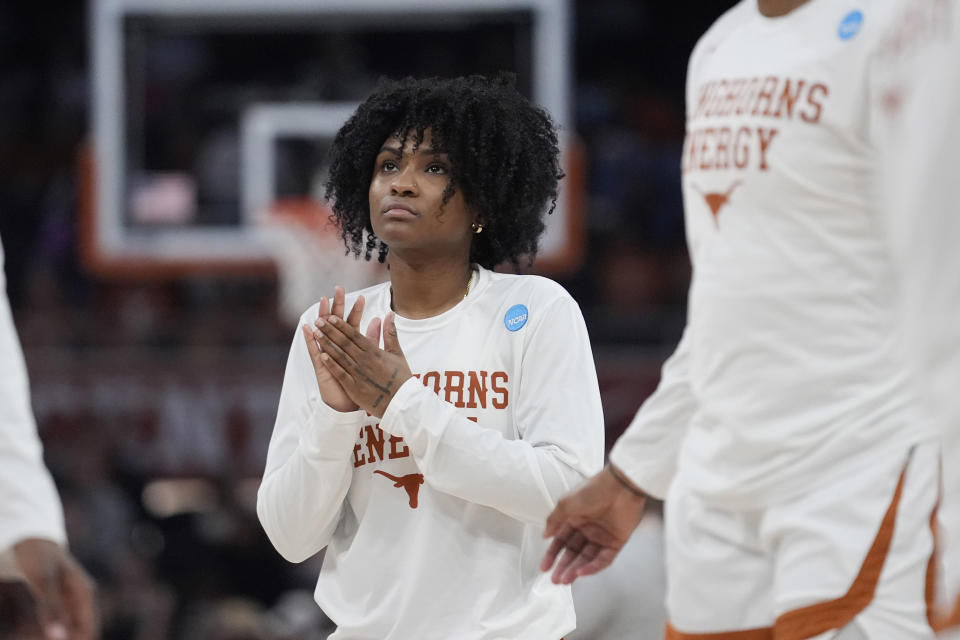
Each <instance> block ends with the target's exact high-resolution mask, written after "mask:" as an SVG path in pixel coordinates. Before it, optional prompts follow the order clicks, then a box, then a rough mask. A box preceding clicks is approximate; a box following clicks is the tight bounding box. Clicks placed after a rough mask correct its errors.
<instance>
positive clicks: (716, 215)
mask: <svg viewBox="0 0 960 640" xmlns="http://www.w3.org/2000/svg"><path fill="white" fill-rule="evenodd" d="M741 184H743V182H742V181H741V180H737V181H736V182H734V183H733V184H732V185H730V188H729V189H727V190H726V191H724V192H721V193H704V192H703V191H701V190H700V187H698V186H697V185H695V184H694V185H691V186H692V187H693V189H694V190H695V191H696V192H697V193H699V194H700V195H701V196H703V199H704V201H705V202H706V203H707V207H709V208H710V213H711V214H713V224H715V225H716V226H717V228H718V229H719V228H720V209H722V208H723V207H724V206H725V205H727V204H729V203H730V196H731V195H733V190H734V189H736V188H737V187H739V186H740V185H741Z"/></svg>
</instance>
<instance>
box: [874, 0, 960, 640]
mask: <svg viewBox="0 0 960 640" xmlns="http://www.w3.org/2000/svg"><path fill="white" fill-rule="evenodd" d="M896 4H897V12H896V14H895V17H894V19H893V20H892V21H891V22H890V25H889V27H888V28H887V30H886V33H885V34H884V36H883V38H882V39H881V41H880V47H879V51H878V58H879V60H880V64H877V65H875V68H874V74H873V75H874V79H873V81H874V82H875V83H876V84H877V85H878V87H879V88H880V89H879V91H877V92H876V99H875V105H874V106H875V117H876V118H877V120H878V122H879V123H880V130H881V132H882V134H883V136H884V140H883V146H882V148H881V151H882V153H881V157H882V164H881V169H882V171H883V178H882V180H881V184H882V185H883V187H884V202H885V204H886V206H885V208H884V209H885V213H886V214H887V215H886V216H885V218H886V221H887V230H888V235H889V238H890V244H891V248H892V250H893V256H894V259H895V260H896V261H897V264H898V274H897V275H898V280H899V284H900V291H901V303H902V304H901V310H902V315H903V319H904V322H905V326H906V328H907V333H908V338H909V340H910V341H909V344H910V355H911V364H912V365H913V377H914V379H915V380H916V381H918V382H919V387H920V391H921V393H922V398H923V408H924V409H925V410H926V414H927V418H928V419H930V420H932V421H935V422H936V423H937V424H938V425H939V426H940V429H941V430H942V432H943V446H944V454H943V456H944V465H943V474H944V478H943V492H944V493H943V497H942V499H941V503H940V517H941V524H942V535H941V537H940V539H939V541H938V542H939V544H938V546H939V548H940V550H941V551H942V552H943V555H944V567H943V568H944V569H945V573H944V574H943V577H942V580H941V583H942V584H941V586H942V587H943V592H942V593H941V595H942V596H945V600H946V601H945V603H942V604H945V605H946V606H945V607H942V608H941V610H940V611H938V614H939V615H938V616H937V617H936V618H935V622H936V623H937V624H936V625H935V626H937V627H940V628H941V629H942V630H943V633H942V634H941V635H945V634H946V633H950V634H952V635H950V636H949V637H951V638H958V639H960V558H958V556H960V464H958V461H960V394H958V393H957V389H956V387H957V381H958V380H960V251H958V250H957V247H958V246H960V161H958V160H957V153H958V149H960V120H958V118H957V116H958V114H960V66H958V64H960V3H957V2H956V0H899V1H898V2H897V3H896Z"/></svg>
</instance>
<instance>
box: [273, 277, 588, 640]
mask: <svg viewBox="0 0 960 640" xmlns="http://www.w3.org/2000/svg"><path fill="white" fill-rule="evenodd" d="M360 293H362V294H363V295H364V296H365V298H366V300H367V304H366V308H365V311H364V317H363V318H362V320H361V327H366V325H367V324H368V323H369V321H370V319H371V318H373V317H381V318H382V317H384V316H385V315H386V313H387V312H388V311H389V305H390V289H389V284H381V285H377V286H374V287H371V288H369V289H366V290H364V291H360V292H357V293H355V294H351V295H348V296H347V308H349V307H350V306H352V304H353V300H355V299H356V296H357V295H359V294H360ZM316 315H317V307H316V306H314V307H311V308H310V309H309V310H308V311H307V312H306V313H305V314H304V315H303V317H302V319H301V321H302V323H307V324H312V323H313V321H314V319H315V318H316ZM396 325H397V332H398V336H399V341H400V345H401V347H402V348H403V351H404V354H405V356H406V358H407V361H408V363H409V365H410V368H411V370H412V371H413V372H414V374H415V376H416V377H415V378H412V379H410V380H408V381H406V382H405V383H404V384H403V385H401V387H400V389H399V390H398V392H397V394H396V395H395V396H394V398H393V399H392V400H391V402H390V404H389V406H388V407H387V409H386V413H385V414H384V416H383V419H382V420H380V421H379V425H378V424H377V423H378V420H377V419H376V418H375V417H370V416H368V415H367V414H366V413H365V412H363V411H356V412H352V413H338V412H336V411H334V410H332V409H331V408H330V407H328V406H327V405H325V404H324V403H323V401H322V400H321V399H320V396H319V392H318V390H317V383H316V377H315V374H314V371H313V367H312V364H311V362H310V359H309V356H308V354H307V349H306V345H305V344H304V341H303V338H302V337H301V335H300V334H299V333H298V335H297V336H296V337H295V338H294V341H293V346H292V348H291V350H290V357H289V360H288V362H287V369H286V373H285V375H284V382H283V390H282V392H281V397H280V405H279V409H278V414H277V421H276V425H275V427H274V432H273V436H272V439H271V442H270V448H269V451H268V454H267V465H266V472H265V474H264V478H263V483H262V485H261V488H260V493H259V500H258V505H257V507H258V509H257V510H258V513H259V516H260V521H261V523H262V524H263V527H264V529H265V530H266V532H267V535H268V536H269V537H270V539H271V541H272V542H273V544H274V545H275V546H276V548H277V549H278V551H280V553H281V554H282V555H283V556H284V557H286V558H287V559H288V560H291V561H294V562H298V561H301V560H303V559H305V558H308V557H310V556H312V555H313V554H315V553H317V552H318V551H319V550H320V549H323V548H324V547H326V549H327V550H326V555H325V556H324V561H323V568H322V570H321V573H320V578H319V581H318V583H317V589H316V594H315V595H316V600H317V602H318V603H319V604H320V606H321V607H322V608H323V610H324V611H325V612H326V613H327V615H329V616H330V618H331V619H332V620H334V622H336V623H337V625H338V630H337V632H336V634H335V635H334V636H333V637H334V638H336V639H337V640H359V639H361V638H363V639H373V638H376V639H378V640H409V639H410V638H418V639H423V640H429V639H432V638H436V639H441V638H443V639H447V638H458V640H473V639H476V640H480V639H483V640H493V639H497V638H499V639H507V638H511V639H516V638H531V639H538V638H544V639H551V638H552V639H557V638H560V637H561V636H562V635H563V634H564V633H567V632H569V631H570V630H572V629H573V628H574V624H575V617H574V612H573V605H572V599H571V595H570V591H569V588H567V587H561V586H557V585H553V584H552V583H551V582H550V578H549V575H547V574H544V573H542V572H541V571H540V570H539V568H538V564H539V561H540V558H541V556H542V554H543V552H544V551H545V543H544V541H543V540H542V538H541V535H542V532H543V527H544V522H545V520H546V517H547V516H548V515H549V513H550V512H551V511H552V509H553V507H554V506H555V504H556V502H557V501H558V500H559V499H560V498H561V497H562V496H563V495H565V494H566V493H568V492H569V491H571V490H572V489H573V488H575V487H576V486H577V485H578V484H579V483H580V482H581V481H582V480H583V479H584V478H585V477H588V476H589V475H591V474H593V473H596V472H597V471H598V470H599V469H600V468H601V466H602V463H603V416H602V411H601V407H600V395H599V389H598V385H597V378H596V373H595V370H594V364H593V357H592V355H591V350H590V343H589V339H588V336H587V332H586V328H585V326H584V323H583V319H582V316H581V314H580V310H579V308H578V306H577V305H576V303H575V302H574V301H573V299H572V298H571V297H570V296H569V295H568V294H567V293H566V292H565V291H564V290H563V289H562V288H561V287H560V286H559V285H557V284H556V283H554V282H551V281H550V280H546V279H544V278H540V277H536V276H514V275H504V274H498V273H494V272H491V271H488V270H485V269H480V270H479V276H478V281H477V283H476V285H475V287H474V288H473V290H472V291H471V292H470V294H469V296H468V297H467V298H466V299H464V300H463V301H462V302H461V303H459V304H457V305H456V306H455V307H453V308H452V309H450V310H448V311H446V312H444V313H442V314H440V315H438V316H436V317H433V318H428V319H424V320H409V319H406V318H402V317H397V319H396Z"/></svg>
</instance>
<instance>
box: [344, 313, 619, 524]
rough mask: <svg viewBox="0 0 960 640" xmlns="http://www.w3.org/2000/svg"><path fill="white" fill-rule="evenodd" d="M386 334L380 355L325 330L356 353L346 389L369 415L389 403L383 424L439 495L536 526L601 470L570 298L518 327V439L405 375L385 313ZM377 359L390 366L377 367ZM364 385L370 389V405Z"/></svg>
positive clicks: (596, 414) (595, 402)
mask: <svg viewBox="0 0 960 640" xmlns="http://www.w3.org/2000/svg"><path fill="white" fill-rule="evenodd" d="M384 330H385V333H384V347H385V350H380V349H370V348H371V346H372V345H369V344H364V346H362V347H361V346H360V343H362V342H363V341H359V340H358V341H355V342H354V343H353V344H352V345H349V344H348V343H349V340H350V339H351V338H353V337H355V335H356V332H355V331H353V332H350V331H347V332H346V333H338V332H337V331H336V330H335V329H330V328H329V327H328V328H327V331H328V332H329V333H327V335H328V337H330V336H332V335H336V336H337V340H343V341H344V342H343V345H344V346H348V348H349V349H351V350H352V351H351V353H350V357H351V362H353V363H354V369H353V370H354V371H356V372H358V375H357V376H356V379H354V378H353V377H352V376H350V375H349V374H347V373H346V371H345V370H343V369H340V370H339V371H338V375H340V376H341V377H342V380H343V381H345V384H344V387H345V389H346V390H347V391H348V393H349V392H351V390H353V392H354V393H357V394H358V395H357V397H355V398H354V400H355V401H357V403H358V404H359V405H360V406H361V407H363V406H365V405H366V404H370V405H371V406H370V408H369V409H368V410H370V411H371V413H375V411H376V407H373V406H372V405H373V403H376V402H377V398H378V397H379V396H380V395H383V396H384V397H383V399H384V400H386V401H387V402H388V403H389V404H387V406H386V409H383V415H382V419H381V422H380V428H381V429H383V430H384V431H386V432H388V433H390V434H392V435H395V436H399V437H401V438H403V439H404V442H406V444H407V446H408V447H409V448H410V452H411V455H412V456H413V457H414V460H415V461H416V463H417V466H418V467H419V468H420V470H421V471H422V472H423V475H424V478H425V480H426V482H427V483H429V484H430V485H431V486H432V487H434V488H435V489H437V490H439V491H443V492H445V493H448V494H450V495H453V496H456V497H458V498H461V499H463V500H467V501H470V502H473V503H476V504H480V505H483V506H486V507H491V508H493V509H497V510H499V511H501V512H503V513H505V514H507V515H509V516H511V517H513V518H516V519H517V520H520V521H522V522H527V523H531V524H542V523H543V522H544V520H545V519H546V517H547V515H548V514H549V513H550V511H551V510H552V509H553V508H554V507H555V506H556V503H557V501H558V500H559V499H560V498H561V497H562V496H563V495H564V494H566V493H568V492H569V491H570V490H571V489H573V488H574V487H575V486H577V485H578V484H580V483H581V482H583V480H584V479H585V478H586V477H589V476H590V475H591V474H593V473H596V472H597V471H598V470H599V469H600V468H601V466H602V463H603V435H604V434H603V411H602V409H601V406H600V392H599V387H598V384H597V377H596V370H595V368H594V363H593V355H592V352H591V350H590V341H589V338H588V336H587V330H586V326H585V325H584V322H583V317H582V316H581V314H580V310H579V308H578V307H577V306H576V303H575V302H574V301H573V300H572V299H571V298H569V296H566V295H564V296H562V297H559V298H557V299H555V300H554V301H553V302H552V303H551V304H549V305H544V308H543V309H542V311H541V312H540V313H539V314H538V319H537V321H536V323H535V324H534V321H533V320H531V324H530V325H528V326H527V327H526V328H524V329H523V331H529V334H528V338H527V341H526V343H525V345H524V349H523V363H522V367H523V371H522V375H521V380H520V381H519V384H518V385H517V386H516V387H514V388H512V389H511V396H510V404H511V405H512V412H513V416H514V419H515V420H516V425H515V426H516V432H517V434H518V436H519V437H518V438H517V439H508V438H506V437H504V436H503V435H502V434H501V433H500V432H499V431H495V430H492V429H484V428H483V423H482V418H481V419H480V423H479V424H478V423H475V422H472V421H471V420H469V419H468V418H467V417H466V416H464V415H462V414H461V413H459V412H458V411H457V410H456V408H455V407H454V406H453V405H452V404H450V403H448V402H445V401H444V400H442V399H441V398H439V397H438V396H437V395H436V394H435V393H433V391H431V390H429V389H427V388H425V387H424V386H423V385H422V384H421V383H420V382H419V381H418V380H416V379H415V378H411V377H409V370H408V369H406V368H405V367H406V362H405V359H403V353H402V350H401V349H400V346H399V343H398V342H397V338H396V327H395V325H394V323H393V320H392V316H390V315H388V316H387V319H386V322H385V327H384ZM348 334H349V335H348ZM365 349H370V351H365ZM331 355H332V352H331ZM378 358H381V359H390V358H393V359H394V360H395V362H394V360H391V361H390V362H391V364H389V365H386V364H385V365H384V366H383V367H380V366H379V365H378V364H376V363H375V361H376V360H377V359H378ZM401 359H403V360H402V363H401ZM401 370H402V371H403V373H402V375H400V376H399V378H400V379H401V380H402V384H400V386H399V389H397V388H395V387H394V386H391V385H390V382H389V380H390V379H391V377H392V374H391V372H392V371H401ZM365 380H369V381H370V382H369V383H367V382H365ZM374 381H378V382H374ZM365 385H368V386H370V387H371V388H372V389H373V393H372V395H370V396H368V399H366V400H365V399H364V395H365V393H366V392H365V391H364V390H363V387H364V386H365ZM358 389H360V390H359V391H358ZM378 389H379V390H380V391H379V392H378V391H377V390H378ZM381 409H382V407H381Z"/></svg>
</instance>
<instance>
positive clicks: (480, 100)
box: [325, 74, 563, 268]
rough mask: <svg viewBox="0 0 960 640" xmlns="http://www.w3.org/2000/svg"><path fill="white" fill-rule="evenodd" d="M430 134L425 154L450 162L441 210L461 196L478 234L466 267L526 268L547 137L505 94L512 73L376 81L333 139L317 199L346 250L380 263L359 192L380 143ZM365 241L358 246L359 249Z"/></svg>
mask: <svg viewBox="0 0 960 640" xmlns="http://www.w3.org/2000/svg"><path fill="white" fill-rule="evenodd" d="M427 129H430V133H431V137H432V141H433V147H434V148H435V149H437V150H440V151H443V152H445V153H446V154H447V156H448V157H449V158H450V163H451V171H450V183H449V184H448V186H447V188H446V190H445V191H444V200H443V201H444V202H447V201H448V200H449V199H450V198H451V197H452V196H453V194H454V193H455V191H456V189H461V190H462V193H463V197H464V200H465V201H466V202H467V204H468V205H470V206H473V207H476V208H477V210H478V211H479V212H480V214H481V217H482V221H483V233H480V234H477V235H474V236H473V244H472V247H471V249H470V261H471V262H476V263H478V264H480V265H483V266H484V267H486V268H493V267H494V266H496V265H498V264H501V263H503V262H506V261H509V262H511V263H513V265H514V267H515V268H518V267H519V266H520V259H521V256H526V257H527V259H528V266H529V264H532V263H533V258H534V256H536V253H537V243H538V240H539V238H540V234H541V233H543V230H544V223H543V216H544V214H545V213H548V214H549V213H552V212H553V210H554V208H555V207H556V201H557V183H558V181H559V180H560V179H561V178H562V177H563V172H562V171H561V170H560V163H559V149H558V145H557V131H556V127H555V125H554V123H553V121H552V120H551V119H550V116H549V115H548V114H547V113H546V112H545V111H544V110H543V109H540V108H539V107H536V106H534V105H533V104H531V103H530V101H529V100H527V98H525V97H524V96H523V95H521V94H520V93H519V92H518V91H517V90H516V88H515V86H514V78H513V76H512V75H506V74H501V75H499V76H497V77H496V78H493V79H488V78H486V77H483V76H468V77H459V78H449V79H447V78H424V79H416V78H404V79H402V80H384V81H381V83H380V84H379V86H378V87H377V89H376V90H375V91H374V93H373V94H372V95H371V96H370V97H369V98H367V99H366V100H365V101H364V102H363V103H362V104H361V105H360V106H359V107H358V108H357V111H356V113H354V114H353V116H351V117H350V119H349V120H347V122H346V124H344V125H343V127H342V128H341V129H340V131H339V132H338V133H337V135H336V138H335V139H334V141H333V145H332V147H331V149H330V158H329V159H330V175H329V179H328V181H327V184H326V194H325V195H326V198H327V200H328V201H330V202H331V204H332V208H333V219H334V222H335V223H336V224H337V226H338V227H339V229H340V234H341V236H342V238H343V241H344V243H345V244H346V246H347V251H348V252H350V251H352V252H353V253H354V254H355V255H358V256H359V255H360V253H361V250H364V257H365V258H366V259H367V260H369V259H370V257H371V255H372V253H373V251H374V249H376V250H377V251H378V258H379V260H380V262H383V261H384V259H385V258H386V255H387V250H388V249H387V246H386V245H385V244H384V243H383V241H381V240H380V239H379V238H377V236H376V235H375V234H374V233H373V228H372V227H371V225H370V204H369V197H368V191H369V188H370V181H371V179H372V178H373V170H374V162H375V160H376V157H377V154H378V153H379V151H380V147H381V146H382V145H383V143H384V141H385V140H386V139H387V138H389V137H391V136H393V135H396V136H398V137H399V138H400V139H401V142H402V143H405V142H406V140H407V137H408V136H412V139H413V143H414V145H417V144H420V142H422V140H423V136H424V132H425V131H426V130H427ZM364 235H366V242H364Z"/></svg>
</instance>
